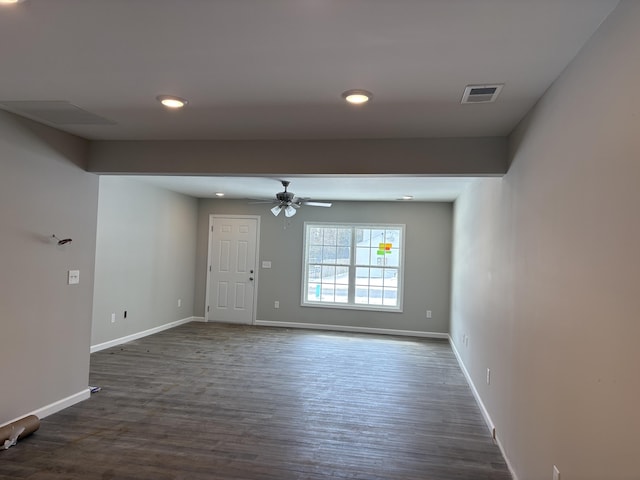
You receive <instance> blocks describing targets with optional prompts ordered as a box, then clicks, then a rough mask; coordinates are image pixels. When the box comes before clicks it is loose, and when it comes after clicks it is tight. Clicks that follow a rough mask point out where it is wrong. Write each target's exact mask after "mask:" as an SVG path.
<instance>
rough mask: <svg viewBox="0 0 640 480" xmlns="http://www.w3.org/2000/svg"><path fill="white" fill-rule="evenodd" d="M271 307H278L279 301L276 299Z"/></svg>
mask: <svg viewBox="0 0 640 480" xmlns="http://www.w3.org/2000/svg"><path fill="white" fill-rule="evenodd" d="M273 308H280V302H279V301H278V300H276V301H275V302H273Z"/></svg>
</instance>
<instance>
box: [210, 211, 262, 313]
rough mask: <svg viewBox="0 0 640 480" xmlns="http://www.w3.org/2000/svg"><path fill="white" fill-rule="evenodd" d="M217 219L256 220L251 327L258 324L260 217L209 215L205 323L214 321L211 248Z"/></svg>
mask: <svg viewBox="0 0 640 480" xmlns="http://www.w3.org/2000/svg"><path fill="white" fill-rule="evenodd" d="M216 218H239V219H253V220H256V266H255V268H254V276H253V312H252V314H251V323H250V325H255V324H256V316H257V311H258V280H259V277H260V276H259V275H258V272H259V271H260V268H259V265H260V218H261V217H260V215H233V214H227V215H225V214H214V213H211V214H209V235H208V245H207V281H206V291H205V298H204V321H205V322H210V321H212V320H211V319H210V318H209V313H210V312H209V308H208V307H209V305H211V303H209V290H210V286H211V276H212V275H213V272H212V271H211V270H212V268H211V267H212V260H211V259H212V252H211V248H212V245H213V239H214V235H213V233H214V232H213V220H214V219H216Z"/></svg>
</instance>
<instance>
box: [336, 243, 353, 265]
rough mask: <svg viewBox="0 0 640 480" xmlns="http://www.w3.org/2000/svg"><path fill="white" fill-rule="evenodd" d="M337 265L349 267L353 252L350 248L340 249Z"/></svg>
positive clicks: (338, 250)
mask: <svg viewBox="0 0 640 480" xmlns="http://www.w3.org/2000/svg"><path fill="white" fill-rule="evenodd" d="M337 252H338V254H337V258H336V263H337V264H338V265H349V264H350V263H351V250H350V249H349V247H338V249H337Z"/></svg>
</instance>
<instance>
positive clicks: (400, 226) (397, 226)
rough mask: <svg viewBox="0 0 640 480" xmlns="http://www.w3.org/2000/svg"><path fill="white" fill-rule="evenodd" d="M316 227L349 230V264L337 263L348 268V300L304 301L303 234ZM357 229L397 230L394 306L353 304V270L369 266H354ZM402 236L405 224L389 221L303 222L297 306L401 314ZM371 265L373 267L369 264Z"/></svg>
mask: <svg viewBox="0 0 640 480" xmlns="http://www.w3.org/2000/svg"><path fill="white" fill-rule="evenodd" d="M313 227H320V228H331V227H335V228H350V229H351V253H350V263H349V265H340V264H337V265H336V266H343V267H347V266H348V268H349V283H348V292H349V293H348V299H349V301H348V303H338V302H335V303H334V302H326V301H324V302H322V301H318V302H314V301H311V300H308V299H307V298H306V295H305V293H306V292H307V291H308V288H309V287H308V278H309V276H308V273H309V263H308V254H309V251H308V250H309V246H310V245H309V241H308V239H307V235H308V233H309V231H310V229H311V228H313ZM358 228H367V229H385V230H388V229H397V230H400V237H401V238H400V242H399V247H398V249H399V252H398V253H399V259H398V267H393V268H397V271H398V275H397V287H396V288H397V291H398V295H397V299H398V301H397V305H395V306H390V305H377V304H374V305H371V304H362V303H355V289H356V274H355V270H356V268H357V267H358V266H366V267H369V268H372V267H373V266H372V265H357V264H356V250H355V249H356V247H357V243H356V241H355V232H356V229H358ZM405 237H406V225H405V224H389V223H346V222H304V232H303V258H302V285H301V287H302V288H301V300H300V305H301V306H303V307H319V308H338V309H349V310H368V311H378V312H380V311H382V312H391V313H402V310H403V298H404V257H405V255H404V253H405ZM373 268H375V267H373ZM381 268H390V267H381Z"/></svg>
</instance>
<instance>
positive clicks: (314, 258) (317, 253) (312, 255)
mask: <svg viewBox="0 0 640 480" xmlns="http://www.w3.org/2000/svg"><path fill="white" fill-rule="evenodd" d="M321 261H322V247H309V263H320V262H321Z"/></svg>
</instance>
